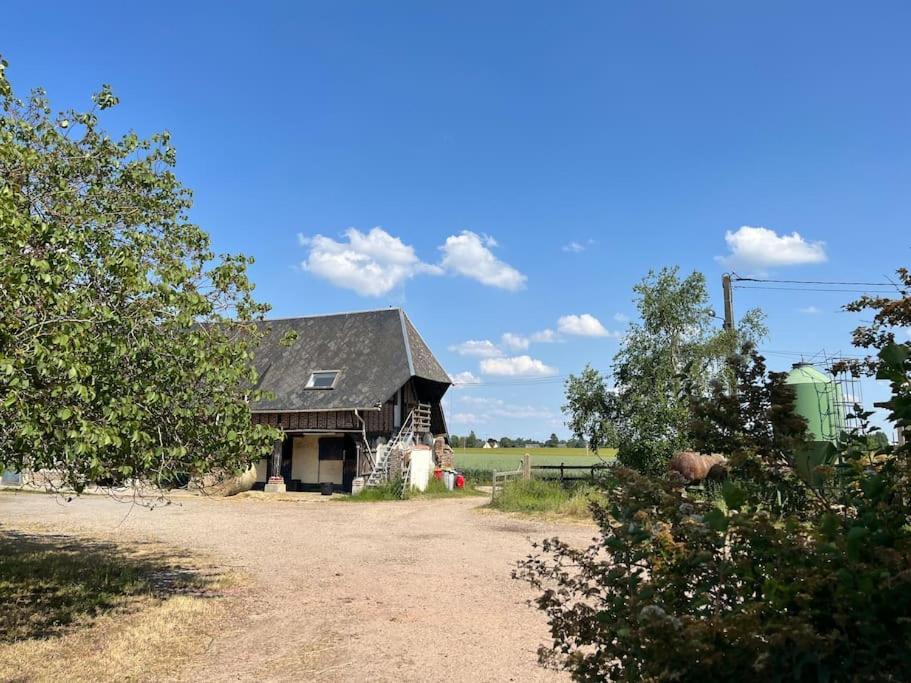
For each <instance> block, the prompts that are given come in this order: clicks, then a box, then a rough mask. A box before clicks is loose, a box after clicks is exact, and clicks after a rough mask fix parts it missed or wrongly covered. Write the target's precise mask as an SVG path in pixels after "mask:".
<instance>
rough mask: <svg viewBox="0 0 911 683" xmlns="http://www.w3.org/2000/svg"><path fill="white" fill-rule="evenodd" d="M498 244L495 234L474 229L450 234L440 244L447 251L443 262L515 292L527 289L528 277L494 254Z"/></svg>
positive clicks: (469, 274) (443, 264)
mask: <svg viewBox="0 0 911 683" xmlns="http://www.w3.org/2000/svg"><path fill="white" fill-rule="evenodd" d="M496 245H497V243H496V240H494V239H493V238H492V237H489V236H487V235H478V234H476V233H474V232H471V231H470V230H463V231H462V232H461V233H460V234H458V235H450V236H449V237H447V238H446V243H445V244H444V245H443V246H442V247H440V250H441V251H442V252H443V261H442V266H443V268H445V269H446V270H448V271H450V272H454V273H458V274H459V275H464V276H465V277H469V278H472V279H474V280H477V281H478V282H480V283H482V284H485V285H489V286H491V287H499V288H500V289H506V290H509V291H512V292H515V291H518V290H520V289H523V288H524V287H525V281H526V280H527V279H528V278H526V277H525V276H524V275H523V274H522V273H520V272H519V271H518V270H516V269H515V268H513V267H512V266H510V265H509V264H506V263H504V262H503V261H501V260H500V259H498V258H497V257H496V256H494V255H493V252H492V251H491V248H492V247H495V246H496Z"/></svg>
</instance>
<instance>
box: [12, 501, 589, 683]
mask: <svg viewBox="0 0 911 683" xmlns="http://www.w3.org/2000/svg"><path fill="white" fill-rule="evenodd" d="M483 502H484V501H483V499H478V498H473V499H472V498H466V499H443V500H427V501H405V502H401V503H397V502H393V503H344V502H339V501H333V502H326V501H325V500H320V499H319V498H318V497H316V498H311V499H308V500H306V502H276V501H266V500H257V499H251V498H245V499H202V498H192V497H183V498H180V499H176V500H175V504H173V505H171V506H168V507H162V508H156V509H154V510H147V509H144V508H138V507H134V508H131V507H130V506H128V505H126V504H123V503H117V502H114V501H112V500H110V499H108V498H105V497H101V496H86V497H84V498H82V499H79V500H76V501H74V502H72V503H68V504H61V503H60V502H58V501H57V500H55V499H54V498H52V497H50V496H42V495H23V494H18V495H17V494H9V493H0V520H3V522H4V524H9V525H10V526H11V527H13V528H15V527H16V526H17V524H22V525H29V524H34V523H40V524H46V525H49V526H50V527H52V528H53V529H54V530H55V531H67V530H71V531H82V532H96V533H103V534H105V535H110V534H115V535H116V536H119V537H122V538H123V540H125V541H135V540H141V539H154V540H157V541H161V542H164V543H167V544H169V545H172V546H176V547H178V548H186V549H189V550H195V551H197V552H202V553H204V554H206V555H208V556H210V557H213V558H215V559H216V560H217V561H219V562H220V563H221V564H223V565H224V566H225V567H226V568H231V569H237V570H240V571H242V572H243V573H245V574H246V575H247V576H248V577H249V579H250V581H249V585H248V587H247V588H246V589H245V590H243V591H242V593H241V595H239V596H238V597H237V598H236V603H235V604H236V609H234V610H232V612H233V614H234V616H233V617H232V618H231V619H230V623H225V624H224V625H223V629H222V630H221V632H220V633H219V634H218V635H217V636H216V638H215V639H214V640H213V642H212V644H211V645H210V646H209V648H208V650H207V651H206V653H205V654H203V655H201V656H200V657H199V658H198V659H197V660H195V661H194V662H193V663H192V664H191V666H190V668H189V669H188V670H185V671H184V672H182V676H183V678H185V679H188V680H201V679H213V678H214V679H230V680H253V679H258V680H263V679H270V680H291V679H296V680H301V679H305V680H306V679H311V680H312V679H319V680H395V681H402V680H405V681H418V680H421V681H426V680H450V681H452V680H454V681H538V680H540V681H545V680H562V679H563V677H562V676H561V675H557V674H555V673H553V672H550V671H546V670H543V669H541V668H539V667H538V665H537V663H536V649H537V646H538V645H539V644H540V643H542V642H544V640H545V639H546V635H547V630H546V625H545V622H544V620H543V618H542V615H540V614H539V613H537V611H536V610H534V609H532V608H530V607H528V606H527V604H526V600H527V599H528V598H529V597H531V596H532V592H531V590H530V588H529V587H528V586H527V585H525V584H522V583H519V582H517V581H514V580H512V579H511V578H510V571H511V569H512V567H513V565H514V563H515V562H516V560H518V559H520V558H522V557H524V556H525V555H526V554H528V552H529V549H530V548H529V543H530V539H540V538H543V537H545V536H551V535H559V536H560V537H561V538H564V539H566V540H569V541H571V542H576V543H578V544H584V543H587V542H588V541H589V540H590V539H591V537H592V535H593V530H592V529H590V528H587V527H584V526H576V525H554V524H548V523H543V522H534V521H525V520H517V519H514V518H512V517H507V516H504V515H501V514H498V513H491V512H486V511H482V510H477V509H476V508H477V507H478V506H479V505H481V504H483Z"/></svg>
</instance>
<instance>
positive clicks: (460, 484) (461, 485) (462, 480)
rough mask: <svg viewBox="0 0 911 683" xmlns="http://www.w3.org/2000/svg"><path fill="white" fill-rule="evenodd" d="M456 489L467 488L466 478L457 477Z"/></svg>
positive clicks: (458, 475)
mask: <svg viewBox="0 0 911 683" xmlns="http://www.w3.org/2000/svg"><path fill="white" fill-rule="evenodd" d="M456 488H457V489H463V488H465V477H464V476H462V475H461V474H457V475H456Z"/></svg>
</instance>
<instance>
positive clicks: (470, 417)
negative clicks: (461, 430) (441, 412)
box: [452, 413, 486, 425]
mask: <svg viewBox="0 0 911 683" xmlns="http://www.w3.org/2000/svg"><path fill="white" fill-rule="evenodd" d="M485 421H486V416H481V415H477V414H476V413H456V414H455V415H453V416H452V422H453V424H463V425H476V424H480V423H481V422H485Z"/></svg>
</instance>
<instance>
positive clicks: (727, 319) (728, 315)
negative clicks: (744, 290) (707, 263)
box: [721, 273, 734, 330]
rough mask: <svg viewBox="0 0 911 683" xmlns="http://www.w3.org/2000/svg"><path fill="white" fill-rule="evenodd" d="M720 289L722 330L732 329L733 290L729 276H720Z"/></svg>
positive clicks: (727, 274) (726, 274)
mask: <svg viewBox="0 0 911 683" xmlns="http://www.w3.org/2000/svg"><path fill="white" fill-rule="evenodd" d="M721 287H722V289H723V290H724V329H726V330H733V329H734V290H733V288H732V287H731V275H730V274H729V273H725V274H724V275H722V276H721Z"/></svg>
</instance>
